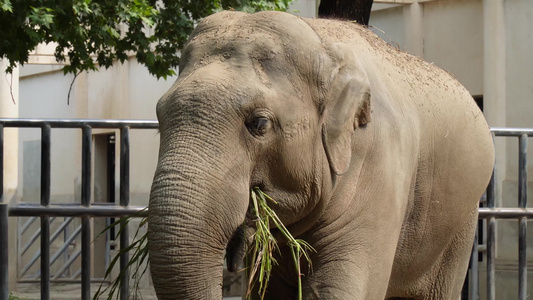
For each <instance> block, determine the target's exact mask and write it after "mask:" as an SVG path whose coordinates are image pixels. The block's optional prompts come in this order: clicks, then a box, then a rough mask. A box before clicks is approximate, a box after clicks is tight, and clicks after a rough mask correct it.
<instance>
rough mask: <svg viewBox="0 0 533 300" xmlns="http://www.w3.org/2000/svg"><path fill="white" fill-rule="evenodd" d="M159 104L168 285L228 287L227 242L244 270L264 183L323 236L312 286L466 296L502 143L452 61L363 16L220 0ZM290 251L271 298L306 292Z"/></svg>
mask: <svg viewBox="0 0 533 300" xmlns="http://www.w3.org/2000/svg"><path fill="white" fill-rule="evenodd" d="M157 113H158V119H159V121H160V132H161V145H160V153H159V163H158V167H157V170H156V174H155V177H154V183H153V186H152V192H151V197H150V207H149V208H150V209H149V212H150V213H149V232H148V238H149V251H150V264H151V266H150V268H151V272H152V276H153V281H154V286H155V288H156V292H157V295H158V297H159V298H161V299H220V298H221V285H222V259H223V257H224V253H225V250H226V248H227V249H228V251H227V254H226V256H227V261H228V267H229V268H230V269H236V268H237V267H238V264H239V262H240V261H242V259H243V256H244V251H245V249H246V247H247V246H248V245H249V244H250V239H251V238H250V237H251V236H252V235H253V232H254V227H253V222H250V221H251V220H249V219H250V217H249V216H250V214H249V213H248V211H249V204H250V195H249V191H250V188H251V187H254V186H258V187H260V188H261V189H262V190H263V191H265V192H266V193H267V194H268V195H270V196H271V197H272V198H274V199H276V200H277V201H278V204H277V205H274V204H273V205H271V206H272V208H273V209H274V210H275V211H276V213H277V214H278V215H279V216H280V218H281V219H282V221H283V222H284V224H286V225H287V227H288V229H289V230H290V231H291V233H293V235H294V236H296V237H298V238H302V239H304V240H305V241H307V242H308V243H310V244H311V245H312V246H313V247H314V249H315V250H316V253H313V254H312V257H311V258H312V264H313V265H312V270H303V274H304V276H303V282H302V286H303V298H304V299H379V300H381V299H457V298H459V296H460V291H461V287H462V283H463V281H464V278H465V274H466V270H467V267H468V259H469V255H470V251H471V248H472V241H473V235H474V232H475V228H476V222H477V212H478V201H479V198H480V197H481V195H482V194H483V191H484V189H485V188H486V186H487V183H488V181H489V179H490V176H491V172H492V168H493V163H494V149H493V144H492V138H491V135H490V131H489V128H488V125H487V123H486V121H485V119H484V117H483V115H482V113H481V111H480V110H479V109H478V108H477V106H476V104H475V102H474V101H473V99H472V97H471V96H470V95H469V93H468V92H467V91H466V89H465V88H464V87H462V86H461V85H460V84H459V83H458V82H457V80H455V79H454V78H453V77H452V76H451V75H450V74H448V73H446V72H444V71H442V70H441V69H439V68H437V67H435V66H434V65H432V64H430V63H427V62H425V61H423V60H421V59H419V58H416V57H413V56H411V55H409V54H406V53H403V52H401V51H399V50H397V49H395V48H393V47H391V46H389V45H387V44H386V43H384V42H383V41H382V40H381V39H379V38H378V37H377V36H375V35H374V34H373V33H371V32H370V31H369V30H368V29H366V28H364V27H362V26H359V25H357V24H353V23H349V22H342V21H335V20H322V19H303V18H299V17H296V16H292V15H290V14H286V13H279V12H262V13H256V14H251V15H250V14H244V13H239V12H221V13H218V14H215V15H212V16H210V17H208V18H206V19H204V20H203V21H202V22H201V23H200V24H199V25H198V26H197V28H196V29H195V31H194V32H193V34H192V36H191V38H190V40H189V42H188V44H187V46H186V47H185V48H184V50H183V52H182V61H181V64H180V76H179V78H178V80H177V82H176V83H175V84H174V86H173V87H172V88H171V89H170V90H169V91H168V92H167V93H166V94H165V95H164V96H163V97H162V99H161V100H160V101H159V103H158V107H157ZM243 224H244V225H243ZM274 234H277V233H276V232H274ZM280 240H281V239H280ZM287 251H288V250H287V249H286V248H285V247H281V251H280V252H281V254H279V255H280V257H278V261H279V262H280V266H278V267H275V268H274V270H273V275H272V278H271V283H270V284H269V288H268V290H267V293H266V297H267V298H268V299H294V298H295V297H296V276H297V274H296V273H295V271H294V270H293V269H294V267H293V265H292V259H290V254H289V252H287ZM283 258H285V259H283Z"/></svg>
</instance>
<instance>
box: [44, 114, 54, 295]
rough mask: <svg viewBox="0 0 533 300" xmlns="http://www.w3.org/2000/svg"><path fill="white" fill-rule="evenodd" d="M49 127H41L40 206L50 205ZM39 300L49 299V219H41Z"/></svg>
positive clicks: (46, 125)
mask: <svg viewBox="0 0 533 300" xmlns="http://www.w3.org/2000/svg"><path fill="white" fill-rule="evenodd" d="M51 133H52V130H51V127H50V125H48V124H45V125H43V127H41V205H43V206H48V205H50V176H51V172H50V157H51V153H50V143H51ZM41 299H43V300H49V299H50V217H48V216H43V217H41Z"/></svg>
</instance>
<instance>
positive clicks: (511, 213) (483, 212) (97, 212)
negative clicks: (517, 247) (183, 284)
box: [8, 204, 533, 221]
mask: <svg viewBox="0 0 533 300" xmlns="http://www.w3.org/2000/svg"><path fill="white" fill-rule="evenodd" d="M8 214H9V216H10V217H31V216H35V217H42V216H49V217H82V216H87V217H108V218H109V217H125V216H130V217H134V218H143V217H146V216H148V208H147V207H144V206H128V207H123V206H116V205H113V206H111V205H91V206H90V207H86V206H83V205H75V204H74V205H72V204H51V205H49V206H42V205H39V204H19V205H17V206H10V207H9V208H8ZM492 217H494V218H496V219H520V218H523V217H526V218H533V208H520V207H516V208H499V207H498V208H486V207H481V208H479V219H488V218H492ZM532 221H533V220H532Z"/></svg>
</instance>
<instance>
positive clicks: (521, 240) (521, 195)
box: [518, 134, 527, 300]
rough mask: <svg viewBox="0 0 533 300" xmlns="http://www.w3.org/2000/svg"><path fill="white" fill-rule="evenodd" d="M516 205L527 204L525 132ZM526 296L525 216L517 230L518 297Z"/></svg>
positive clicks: (520, 157)
mask: <svg viewBox="0 0 533 300" xmlns="http://www.w3.org/2000/svg"><path fill="white" fill-rule="evenodd" d="M518 148H519V149H518V205H519V206H520V207H521V208H526V206H527V134H522V135H521V136H520V138H519V147H518ZM526 297H527V218H526V217H522V218H520V220H519V230H518V299H520V300H525V299H526Z"/></svg>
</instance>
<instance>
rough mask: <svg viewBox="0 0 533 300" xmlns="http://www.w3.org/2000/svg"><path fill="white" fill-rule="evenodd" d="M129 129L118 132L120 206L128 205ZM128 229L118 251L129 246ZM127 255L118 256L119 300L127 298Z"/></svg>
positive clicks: (126, 228) (125, 128)
mask: <svg viewBox="0 0 533 300" xmlns="http://www.w3.org/2000/svg"><path fill="white" fill-rule="evenodd" d="M129 175H130V128H129V127H128V126H125V127H123V128H122V129H121V131H120V205H122V206H128V205H129V204H130V178H129ZM129 239H130V237H129V229H128V226H126V227H125V228H124V229H123V230H122V233H121V234H120V250H123V249H126V248H127V247H128V246H129ZM129 256H130V255H129V253H128V252H124V253H123V254H122V255H121V256H120V270H121V271H122V272H124V275H123V276H122V279H121V281H120V299H121V300H127V299H128V296H129V281H130V272H129V270H128V269H127V266H128V262H129Z"/></svg>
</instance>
